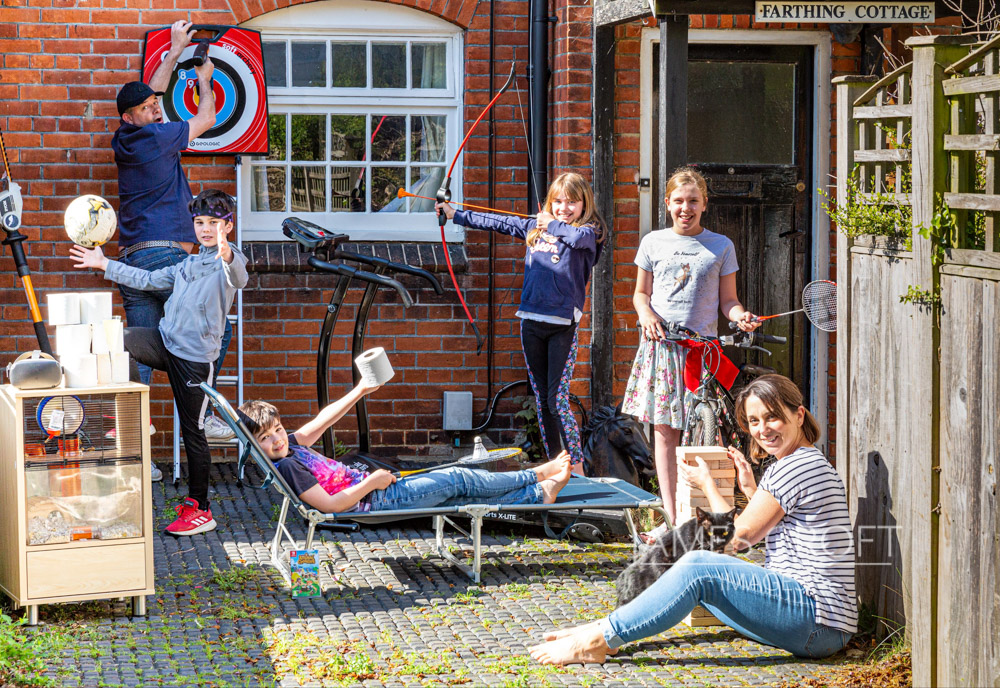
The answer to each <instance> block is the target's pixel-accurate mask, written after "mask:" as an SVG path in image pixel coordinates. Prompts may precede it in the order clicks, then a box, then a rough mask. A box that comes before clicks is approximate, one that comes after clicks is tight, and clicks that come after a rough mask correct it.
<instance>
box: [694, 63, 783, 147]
mask: <svg viewBox="0 0 1000 688" xmlns="http://www.w3.org/2000/svg"><path fill="white" fill-rule="evenodd" d="M688 69H689V71H688V122H690V123H691V124H690V125H689V126H688V144H687V146H688V159H689V160H691V161H692V162H719V163H725V164H739V163H744V164H746V163H749V164H753V163H756V164H789V163H793V162H795V65H793V64H781V63H766V62H690V63H688ZM721 131H724V132H726V134H725V136H720V135H719V132H721Z"/></svg>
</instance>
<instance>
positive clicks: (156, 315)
mask: <svg viewBox="0 0 1000 688" xmlns="http://www.w3.org/2000/svg"><path fill="white" fill-rule="evenodd" d="M187 257H188V253H187V251H185V250H184V249H181V248H175V247H173V246H155V247H153V248H144V249H142V250H139V251H135V252H134V253H130V254H128V255H127V256H125V257H124V258H122V259H120V262H121V263H122V264H123V265H131V266H132V267H134V268H141V269H143V270H149V271H150V272H152V271H153V270H160V269H161V268H165V267H169V266H171V265H177V264H178V263H180V262H182V261H183V260H184V259H185V258H187ZM118 291H119V292H121V295H122V305H124V306H125V320H126V323H127V324H128V326H129V327H159V325H160V321H161V320H162V319H163V304H165V303H166V302H167V299H169V298H170V295H171V294H172V293H173V292H172V290H170V289H164V290H162V291H142V290H141V289H133V288H132V287H126V286H125V285H123V284H119V285H118ZM232 338H233V326H232V323H230V322H229V319H228V318H227V319H226V329H225V331H224V332H223V333H222V348H221V349H220V351H219V358H218V360H217V361H216V362H215V378H218V377H219V371H220V370H222V362H223V361H224V360H225V359H226V350H227V349H228V348H229V342H230V340H231V339H232ZM152 374H153V371H152V369H151V368H150V367H149V366H147V365H145V364H143V363H140V364H139V379H140V380H141V381H142V383H143V384H144V385H148V384H149V380H150V378H151V377H152ZM212 386H213V387H214V386H215V379H213V380H212Z"/></svg>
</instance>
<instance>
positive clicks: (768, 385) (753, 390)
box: [736, 374, 819, 461]
mask: <svg viewBox="0 0 1000 688" xmlns="http://www.w3.org/2000/svg"><path fill="white" fill-rule="evenodd" d="M749 397H757V398H758V399H760V400H761V401H762V402H763V403H764V406H765V407H766V408H767V410H768V411H770V412H771V413H773V414H775V415H779V416H781V417H782V418H785V419H790V418H791V417H792V416H793V415H794V414H795V412H796V411H797V410H798V408H799V407H800V406H804V404H803V403H802V391H801V390H800V389H799V388H798V386H797V385H796V384H795V383H794V382H792V381H791V380H789V379H788V378H787V377H785V376H784V375H777V374H771V375H761V376H760V377H759V378H757V379H756V380H753V381H752V382H751V383H750V384H748V385H747V386H746V387H744V388H743V389H741V390H740V393H739V395H738V396H737V397H736V422H737V423H739V424H740V428H742V430H743V432H745V433H747V434H749V433H750V422H749V421H748V420H747V408H746V404H747V399H748V398H749ZM805 412H806V413H805V418H804V419H803V421H802V434H803V435H805V438H806V441H807V442H808V443H809V444H815V443H816V440H818V439H819V423H817V422H816V418H815V417H813V414H811V413H810V412H809V409H805ZM765 457H767V452H766V451H764V450H763V449H761V447H760V445H758V444H757V442H750V458H752V459H754V460H757V461H759V460H760V459H763V458H765Z"/></svg>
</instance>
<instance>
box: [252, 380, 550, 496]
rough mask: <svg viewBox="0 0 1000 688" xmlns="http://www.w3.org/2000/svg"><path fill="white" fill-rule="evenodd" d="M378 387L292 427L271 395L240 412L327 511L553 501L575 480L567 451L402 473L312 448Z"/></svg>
mask: <svg viewBox="0 0 1000 688" xmlns="http://www.w3.org/2000/svg"><path fill="white" fill-rule="evenodd" d="M376 389H378V387H371V386H366V385H365V383H364V382H361V383H359V384H358V386H356V387H355V388H354V389H352V390H351V391H350V392H348V393H347V394H346V395H345V396H344V397H343V398H341V399H338V400H337V401H335V402H333V403H332V404H330V405H329V406H327V407H326V408H324V409H323V410H322V411H320V412H319V414H318V415H317V416H316V417H315V418H313V419H312V420H311V421H309V422H308V423H306V424H305V425H303V426H302V427H301V428H299V429H298V430H296V431H295V432H294V433H292V434H289V433H288V432H287V431H286V430H285V428H284V427H283V426H282V424H281V416H280V415H279V414H278V409H277V408H275V407H274V406H273V405H272V404H269V403H267V402H265V401H248V402H246V403H244V404H243V405H242V406H240V409H239V412H238V413H239V415H240V419H241V420H242V421H243V423H244V425H246V426H247V429H248V430H249V431H250V432H252V433H253V435H254V437H255V438H256V439H257V441H258V442H259V443H260V446H261V449H263V450H264V453H265V454H267V457H268V458H269V459H271V460H272V461H274V462H275V464H276V468H277V469H278V472H279V473H280V474H281V477H283V478H284V479H285V482H287V483H288V486H289V487H291V488H292V489H293V490H294V491H295V493H296V494H297V495H299V498H300V499H301V500H302V501H303V502H305V503H306V504H308V505H310V506H312V507H313V508H316V509H319V510H320V511H323V512H324V513H343V512H350V511H364V512H368V511H389V510H393V509H416V508H424V507H433V506H448V505H451V504H468V503H469V502H470V500H488V501H489V503H490V504H551V503H553V502H554V501H555V499H556V496H557V495H558V494H559V491H560V490H561V489H562V488H563V487H565V486H566V483H567V482H569V477H570V465H569V455H568V454H567V453H566V452H563V453H562V454H560V455H559V456H558V457H556V458H555V459H554V460H552V461H549V462H548V463H546V464H543V465H541V466H538V467H536V468H533V469H530V470H524V471H511V472H509V473H493V472H490V471H483V470H475V469H472V468H466V467H463V466H448V467H442V468H441V469H440V470H436V469H432V470H429V471H425V472H420V471H414V473H418V475H407V476H405V477H398V476H397V475H396V474H395V473H392V472H391V471H387V470H385V469H378V470H376V471H372V472H370V473H369V472H368V471H364V470H356V469H353V468H350V467H348V466H345V465H344V464H342V463H341V462H339V461H337V460H336V459H328V458H327V457H325V456H323V455H321V454H318V453H317V452H315V451H313V450H312V449H310V448H309V445H311V444H312V443H313V442H315V441H316V440H318V439H319V438H320V436H322V434H323V433H324V432H325V431H326V429H327V428H328V427H330V426H331V425H333V424H334V423H336V422H337V421H338V420H339V419H340V418H342V417H343V416H344V414H345V413H347V411H348V410H349V409H350V408H351V407H353V406H354V404H356V403H357V402H358V400H360V399H361V398H362V397H363V396H365V395H366V394H369V393H371V392H374V391H375V390H376ZM471 458H472V459H475V456H473V457H471ZM473 463H475V461H473Z"/></svg>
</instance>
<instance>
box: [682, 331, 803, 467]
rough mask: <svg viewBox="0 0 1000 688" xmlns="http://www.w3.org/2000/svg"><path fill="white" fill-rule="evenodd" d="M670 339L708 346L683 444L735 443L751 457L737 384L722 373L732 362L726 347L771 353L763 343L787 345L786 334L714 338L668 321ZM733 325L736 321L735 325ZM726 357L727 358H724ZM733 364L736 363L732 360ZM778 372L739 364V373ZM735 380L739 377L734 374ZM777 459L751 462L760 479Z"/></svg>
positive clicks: (689, 407)
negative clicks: (740, 418)
mask: <svg viewBox="0 0 1000 688" xmlns="http://www.w3.org/2000/svg"><path fill="white" fill-rule="evenodd" d="M664 325H665V327H666V330H667V338H668V339H671V340H674V341H691V342H695V343H698V344H701V345H703V346H704V347H705V349H704V354H703V365H702V370H701V378H700V380H699V385H698V388H697V389H696V390H695V391H694V393H693V394H692V395H691V397H690V399H688V401H687V404H686V406H685V414H684V418H685V421H684V428H683V430H682V433H681V446H726V445H727V444H731V445H733V446H734V447H736V448H737V449H739V450H740V451H741V452H743V455H744V456H750V453H749V446H748V444H749V438H748V437H747V436H746V434H745V433H743V432H742V430H741V429H740V427H739V424H738V423H737V422H736V395H735V393H734V392H733V387H734V384H733V383H731V384H729V385H725V384H723V383H722V382H721V381H720V380H719V379H718V375H719V373H720V372H721V369H722V368H723V366H724V365H725V363H726V362H727V361H728V359H725V355H724V354H723V353H722V347H723V346H733V347H737V348H740V349H756V350H757V351H763V352H764V353H765V354H768V355H770V353H771V352H770V351H768V350H767V349H765V348H764V347H763V346H760V344H784V343H785V342H786V341H787V340H786V338H785V337H779V336H776V335H769V334H764V333H762V332H739V331H737V332H734V333H733V334H730V335H723V336H719V337H714V336H710V335H702V334H698V333H697V332H695V331H693V330H691V329H688V328H686V327H684V326H683V325H678V324H676V323H670V322H667V323H664ZM731 325H732V324H731ZM724 359H725V360H724ZM729 365H732V364H731V363H730V364H729ZM773 372H775V371H774V370H773V369H771V368H768V367H766V366H758V365H754V364H751V363H744V364H743V365H741V366H739V369H738V372H737V375H739V374H742V375H744V376H748V375H750V376H753V377H757V376H759V375H765V374H767V373H773ZM734 380H735V376H734ZM772 462H773V459H770V457H769V458H768V459H764V460H763V461H761V462H760V464H759V465H755V464H754V463H753V461H751V465H753V468H754V477H755V478H757V479H758V480H759V479H760V477H761V476H762V475H763V473H764V470H765V469H766V468H767V467H768V466H769V465H770V464H771V463H772Z"/></svg>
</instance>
